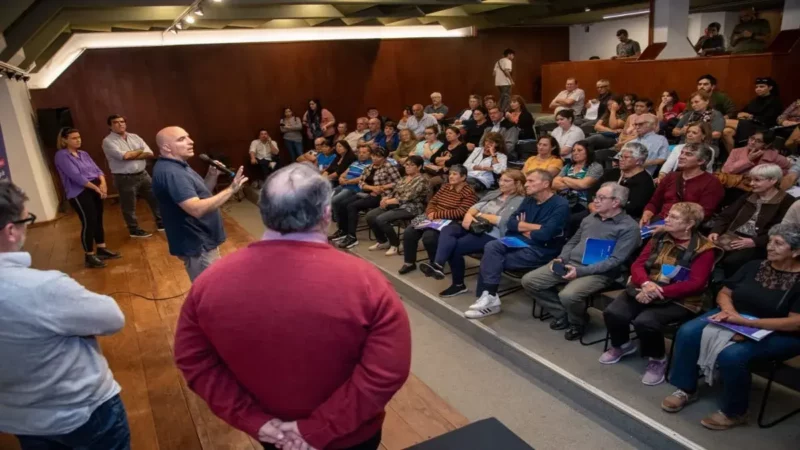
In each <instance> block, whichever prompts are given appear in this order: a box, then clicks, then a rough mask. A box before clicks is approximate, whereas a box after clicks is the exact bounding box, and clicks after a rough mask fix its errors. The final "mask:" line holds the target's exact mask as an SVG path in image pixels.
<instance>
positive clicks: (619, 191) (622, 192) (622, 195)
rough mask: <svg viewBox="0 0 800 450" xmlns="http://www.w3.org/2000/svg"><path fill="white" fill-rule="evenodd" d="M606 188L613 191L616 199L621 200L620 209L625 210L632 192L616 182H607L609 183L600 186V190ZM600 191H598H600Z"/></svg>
mask: <svg viewBox="0 0 800 450" xmlns="http://www.w3.org/2000/svg"><path fill="white" fill-rule="evenodd" d="M605 187H607V188H609V189H611V196H612V197H614V198H615V199H617V200H619V207H620V208H624V207H625V205H627V204H628V195H629V194H630V192H631V191H630V189H628V188H627V187H625V186H623V185H621V184H619V183H616V182H614V181H607V182H605V183H603V184H602V185H601V186H600V189H603V188H605ZM600 189H598V191H599V190H600Z"/></svg>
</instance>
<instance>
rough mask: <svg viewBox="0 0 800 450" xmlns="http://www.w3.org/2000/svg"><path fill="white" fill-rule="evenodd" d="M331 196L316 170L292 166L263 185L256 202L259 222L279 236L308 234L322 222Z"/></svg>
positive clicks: (326, 181) (277, 173)
mask: <svg viewBox="0 0 800 450" xmlns="http://www.w3.org/2000/svg"><path fill="white" fill-rule="evenodd" d="M332 194H333V188H331V183H330V182H329V181H328V180H326V179H325V178H323V177H322V176H321V175H320V174H319V172H317V170H316V168H314V167H313V166H311V165H309V164H292V165H290V166H287V167H284V168H282V169H280V170H278V171H277V172H275V173H274V174H272V175H271V176H270V177H269V178H268V179H267V182H266V183H264V188H263V189H262V190H261V198H260V199H259V201H258V207H259V209H260V210H261V220H262V221H263V222H264V225H266V227H267V228H268V229H270V230H273V231H277V232H279V233H281V234H286V233H299V232H304V231H309V230H311V229H313V228H314V227H316V226H318V225H320V224H321V223H322V222H323V219H324V218H325V215H326V213H327V211H328V210H329V209H330V206H331V196H332Z"/></svg>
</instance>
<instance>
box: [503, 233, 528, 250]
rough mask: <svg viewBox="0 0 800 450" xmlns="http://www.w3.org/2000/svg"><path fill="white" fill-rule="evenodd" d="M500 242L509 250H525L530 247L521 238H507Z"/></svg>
mask: <svg viewBox="0 0 800 450" xmlns="http://www.w3.org/2000/svg"><path fill="white" fill-rule="evenodd" d="M500 242H502V243H503V245H505V246H506V247H508V248H525V247H528V244H527V243H526V242H525V241H523V240H522V239H520V238H516V237H509V236H506V237H504V238H502V239H500Z"/></svg>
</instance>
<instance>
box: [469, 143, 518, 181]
mask: <svg viewBox="0 0 800 450" xmlns="http://www.w3.org/2000/svg"><path fill="white" fill-rule="evenodd" d="M496 155H497V163H496V164H492V157H491V156H484V154H483V147H475V150H473V151H472V154H471V155H469V158H467V160H466V161H464V168H465V169H467V177H472V178H475V179H478V180H480V182H481V183H483V185H484V186H486V187H487V188H490V187H492V186H493V185H494V184H495V182H494V175H492V173H494V174H496V175H498V176H499V175H500V174H501V173H503V172H504V171H505V170H506V165H507V164H508V157H507V156H506V154H505V153H500V152H497V154H496ZM490 164H491V165H492V171H491V172H489V171H487V170H473V169H474V168H475V167H485V166H488V165H490Z"/></svg>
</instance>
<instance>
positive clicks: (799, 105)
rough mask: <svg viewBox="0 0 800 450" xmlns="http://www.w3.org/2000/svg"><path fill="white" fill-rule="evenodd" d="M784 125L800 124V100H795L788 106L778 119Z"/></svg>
mask: <svg viewBox="0 0 800 450" xmlns="http://www.w3.org/2000/svg"><path fill="white" fill-rule="evenodd" d="M777 123H778V125H780V126H782V127H796V126H798V125H800V100H795V101H793V102H792V104H791V105H789V107H788V108H786V109H785V110H784V111H783V113H781V115H780V116H778V119H777Z"/></svg>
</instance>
